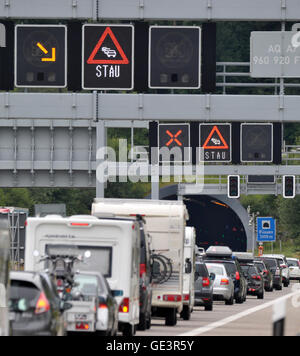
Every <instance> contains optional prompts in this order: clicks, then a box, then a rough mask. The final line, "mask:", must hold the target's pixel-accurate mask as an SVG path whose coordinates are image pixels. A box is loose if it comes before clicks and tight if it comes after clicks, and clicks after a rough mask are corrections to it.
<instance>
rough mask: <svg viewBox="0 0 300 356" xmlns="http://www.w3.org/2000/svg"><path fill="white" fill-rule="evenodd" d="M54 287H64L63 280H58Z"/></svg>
mask: <svg viewBox="0 0 300 356" xmlns="http://www.w3.org/2000/svg"><path fill="white" fill-rule="evenodd" d="M56 285H57V287H62V286H63V285H64V282H63V280H62V279H58V280H57V281H56Z"/></svg>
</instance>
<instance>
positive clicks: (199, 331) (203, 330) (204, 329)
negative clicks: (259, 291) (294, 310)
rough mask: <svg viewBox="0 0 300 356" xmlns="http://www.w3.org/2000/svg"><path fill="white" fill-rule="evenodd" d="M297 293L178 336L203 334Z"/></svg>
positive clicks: (297, 292)
mask: <svg viewBox="0 0 300 356" xmlns="http://www.w3.org/2000/svg"><path fill="white" fill-rule="evenodd" d="M299 293H300V292H299V291H296V292H293V293H289V294H287V295H285V296H283V297H280V298H278V299H275V300H272V301H271V302H268V303H265V304H262V305H259V306H257V307H254V308H251V309H248V310H245V311H243V312H241V313H239V314H236V315H233V316H230V317H228V318H225V319H223V320H219V321H216V322H214V323H212V324H209V325H207V326H202V327H201V328H198V329H194V330H191V331H188V332H186V333H184V334H180V335H178V336H199V335H202V334H205V333H207V332H209V331H211V330H214V329H217V328H220V327H222V326H224V325H226V324H229V323H232V322H233V321H236V320H238V319H241V318H244V317H245V316H248V315H250V314H253V313H256V312H258V311H260V310H263V309H266V308H269V307H271V306H273V305H274V304H276V303H280V301H285V300H286V299H289V298H291V297H294V296H295V295H297V294H299Z"/></svg>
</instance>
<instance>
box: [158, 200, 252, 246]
mask: <svg viewBox="0 0 300 356" xmlns="http://www.w3.org/2000/svg"><path fill="white" fill-rule="evenodd" d="M162 199H164V200H177V199H178V197H177V195H176V194H172V195H169V196H163V197H162ZM184 203H185V205H186V207H187V209H188V212H189V215H190V220H189V221H188V226H193V227H195V228H196V234H197V245H198V246H199V247H203V248H205V249H207V248H208V247H209V246H229V247H230V248H231V249H232V251H240V252H246V251H247V247H248V246H249V238H248V237H247V232H246V229H245V222H244V223H243V222H242V221H241V219H240V217H239V216H238V214H237V213H236V212H235V211H234V210H233V209H232V208H231V207H230V206H229V204H227V203H226V202H224V200H223V199H220V200H219V199H216V197H212V196H208V195H193V196H185V197H184ZM239 205H240V204H239ZM240 208H241V209H243V207H242V206H241V205H240ZM247 227H248V226H247Z"/></svg>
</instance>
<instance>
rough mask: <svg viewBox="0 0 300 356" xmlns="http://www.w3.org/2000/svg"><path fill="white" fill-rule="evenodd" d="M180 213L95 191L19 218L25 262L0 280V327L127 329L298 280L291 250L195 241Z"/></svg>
mask: <svg viewBox="0 0 300 356" xmlns="http://www.w3.org/2000/svg"><path fill="white" fill-rule="evenodd" d="M188 218H189V217H188V212H187V209H186V207H185V205H184V204H183V202H178V201H153V200H121V199H95V201H94V203H93V205H92V211H91V215H78V216H71V217H67V218H63V217H61V216H58V215H49V216H46V217H43V218H39V217H35V218H28V221H27V231H26V250H25V265H24V271H22V272H21V271H18V272H15V271H14V272H11V273H10V283H9V285H10V288H8V281H7V283H6V284H7V286H5V285H4V283H3V282H1V283H2V284H3V286H2V290H3V289H5V290H6V295H7V299H8V304H7V308H6V309H7V312H8V315H9V317H7V324H6V327H7V331H6V333H5V332H3V334H10V335H73V334H75V335H76V334H77V333H90V334H96V335H105V336H116V335H124V336H133V335H135V333H136V331H137V330H143V331H145V330H148V329H150V328H151V323H152V319H154V318H160V319H161V318H163V319H164V320H165V325H166V326H173V327H175V326H176V324H177V320H178V318H182V319H183V320H190V318H191V317H192V314H193V313H196V312H197V313H198V312H201V311H200V310H199V309H197V311H196V310H195V307H196V306H203V307H204V309H205V311H213V309H214V302H215V301H224V303H225V304H226V305H229V306H230V305H233V304H234V303H240V304H242V303H245V302H246V301H247V296H249V295H251V296H253V295H254V296H256V297H257V298H258V299H264V295H265V292H272V291H273V290H274V289H277V290H281V289H282V288H283V287H288V285H289V283H290V281H291V280H293V279H295V280H299V281H300V263H299V260H297V259H292V258H288V259H287V258H286V257H285V256H282V255H263V256H260V257H255V256H253V254H251V253H246V252H232V250H231V249H230V248H229V247H226V246H211V247H210V248H208V249H207V250H206V251H203V250H202V249H200V248H198V247H197V245H196V231H195V229H194V228H193V227H187V221H188ZM0 263H1V261H0ZM0 272H1V270H0ZM0 291H1V288H0ZM2 329H3V330H4V326H3V327H2Z"/></svg>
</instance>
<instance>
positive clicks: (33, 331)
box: [9, 272, 72, 336]
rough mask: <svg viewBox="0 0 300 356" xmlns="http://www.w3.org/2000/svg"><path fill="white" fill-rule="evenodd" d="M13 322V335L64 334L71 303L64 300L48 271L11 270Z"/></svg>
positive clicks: (11, 314) (11, 316) (11, 317)
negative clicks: (66, 316) (65, 321)
mask: <svg viewBox="0 0 300 356" xmlns="http://www.w3.org/2000/svg"><path fill="white" fill-rule="evenodd" d="M10 280H11V287H10V303H9V304H10V322H11V328H12V336H64V335H65V334H66V325H65V323H64V318H63V313H64V311H65V310H67V309H70V308H71V307H72V305H71V304H70V303H64V302H62V301H61V299H60V298H59V296H58V294H57V290H56V286H55V284H54V283H53V281H52V279H51V278H50V277H49V275H47V274H46V273H37V272H11V273H10Z"/></svg>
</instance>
